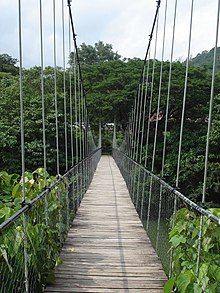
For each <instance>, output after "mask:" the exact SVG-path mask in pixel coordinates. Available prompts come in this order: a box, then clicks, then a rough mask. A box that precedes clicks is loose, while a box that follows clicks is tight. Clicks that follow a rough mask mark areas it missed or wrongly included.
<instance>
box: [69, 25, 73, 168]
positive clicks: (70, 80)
mask: <svg viewBox="0 0 220 293" xmlns="http://www.w3.org/2000/svg"><path fill="white" fill-rule="evenodd" d="M70 36H71V27H70V19H69V56H70V54H71V37H70ZM69 85H70V92H69V95H70V146H71V166H73V165H74V159H73V158H74V155H73V100H72V64H70V68H69Z"/></svg>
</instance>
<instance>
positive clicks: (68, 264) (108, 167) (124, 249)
mask: <svg viewBox="0 0 220 293" xmlns="http://www.w3.org/2000/svg"><path fill="white" fill-rule="evenodd" d="M61 258H62V260H63V264H61V265H60V266H59V268H58V270H57V272H56V280H55V283H54V284H53V285H51V286H49V287H48V288H47V289H46V292H136V293H138V292H146V293H159V292H163V285H164V283H165V281H166V276H165V274H164V272H163V269H162V266H161V263H160V261H159V259H158V257H157V255H156V253H155V252H154V250H153V248H152V246H151V244H150V241H149V239H148V237H147V235H146V233H145V231H144V229H143V226H142V224H141V221H140V219H139V217H138V215H137V213H136V210H135V208H134V206H133V204H132V202H131V199H130V196H129V194H128V190H127V188H126V184H125V182H124V180H123V178H122V176H121V174H120V171H119V169H118V168H117V166H116V164H115V162H114V160H113V159H112V157H110V156H102V158H101V160H100V162H99V165H98V167H97V170H96V173H95V175H94V178H93V181H92V183H91V185H90V188H89V190H88V191H87V193H86V195H85V197H84V199H83V202H82V204H81V206H80V208H79V210H78V213H77V215H76V218H75V220H74V222H73V226H72V228H71V229H70V232H69V234H68V238H67V240H66V242H65V245H64V247H63V249H62V252H61Z"/></svg>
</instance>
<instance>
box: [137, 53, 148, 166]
mask: <svg viewBox="0 0 220 293" xmlns="http://www.w3.org/2000/svg"><path fill="white" fill-rule="evenodd" d="M149 68H150V49H149V57H148V62H147V75H146V80H145V93H144V107H143V116H142V127H141V129H142V134H141V144H140V145H141V146H140V158H139V164H141V161H142V153H143V143H144V131H145V114H146V106H147V94H148V81H149Z"/></svg>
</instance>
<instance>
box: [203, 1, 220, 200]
mask: <svg viewBox="0 0 220 293" xmlns="http://www.w3.org/2000/svg"><path fill="white" fill-rule="evenodd" d="M217 13H218V14H217V27H216V40H215V49H214V59H213V69H212V84H211V95H210V103H209V119H208V129H207V139H206V153H205V170H204V180H203V192H202V202H203V203H204V202H205V196H206V181H207V171H208V157H209V140H210V132H211V125H212V108H213V99H214V85H215V72H216V55H217V47H218V34H219V14H220V1H218V10H217Z"/></svg>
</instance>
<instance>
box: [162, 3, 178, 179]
mask: <svg viewBox="0 0 220 293" xmlns="http://www.w3.org/2000/svg"><path fill="white" fill-rule="evenodd" d="M176 14H177V0H175V8H174V17H173V36H172V45H171V54H170V69H169V80H168V90H167V101H166V114H165V127H164V142H163V156H162V170H161V176H162V178H163V176H164V165H165V157H166V142H167V124H168V115H169V103H170V89H171V78H172V63H173V53H174V41H175V31H176Z"/></svg>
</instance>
